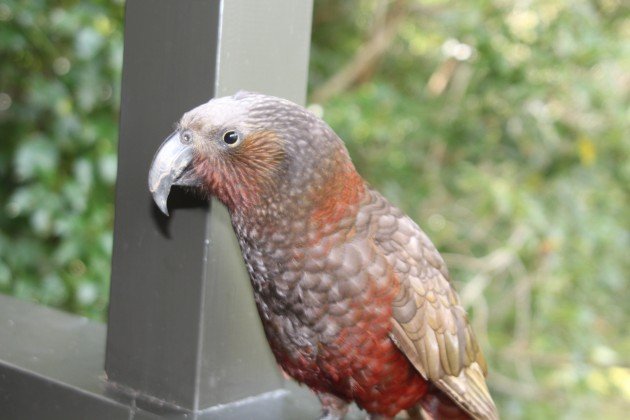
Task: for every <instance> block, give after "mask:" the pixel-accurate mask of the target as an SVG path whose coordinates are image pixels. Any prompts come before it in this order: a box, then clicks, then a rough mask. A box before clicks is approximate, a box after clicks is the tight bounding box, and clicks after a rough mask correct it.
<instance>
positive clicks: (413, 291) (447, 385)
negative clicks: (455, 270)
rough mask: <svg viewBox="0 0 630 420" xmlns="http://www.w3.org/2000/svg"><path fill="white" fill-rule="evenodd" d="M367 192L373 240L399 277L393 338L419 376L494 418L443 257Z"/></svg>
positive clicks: (477, 414)
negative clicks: (370, 199) (370, 198)
mask: <svg viewBox="0 0 630 420" xmlns="http://www.w3.org/2000/svg"><path fill="white" fill-rule="evenodd" d="M371 193H372V194H373V198H372V203H371V205H370V207H372V208H371V209H369V211H370V213H371V215H370V223H369V224H370V225H371V230H372V240H373V241H374V244H375V246H376V247H377V249H378V251H379V252H380V253H381V254H382V255H384V256H385V257H386V259H387V261H388V264H389V265H391V266H392V267H393V270H394V272H395V274H396V276H397V277H398V279H399V282H400V289H399V290H398V294H397V296H396V298H395V299H394V301H393V303H392V305H393V308H392V309H393V312H392V324H393V328H392V332H391V338H392V340H393V341H394V342H395V343H396V345H397V346H398V347H399V348H400V349H401V350H402V351H403V352H404V353H405V355H406V356H407V357H408V358H409V360H410V361H411V363H412V364H413V365H414V366H415V368H416V369H417V370H418V371H419V372H420V374H422V376H423V377H424V378H426V379H428V380H430V381H431V382H433V383H434V384H435V385H436V386H437V387H438V388H439V389H441V390H442V391H443V392H445V393H446V394H447V395H448V396H449V397H450V398H451V399H452V400H453V401H455V402H456V403H457V404H458V405H459V406H460V407H461V408H463V409H464V410H465V411H467V412H468V413H469V414H470V415H472V416H473V418H477V419H497V418H498V414H497V411H496V407H495V405H494V402H493V401H492V397H491V396H490V392H489V391H488V387H487V386H486V382H485V374H486V363H485V360H484V358H483V355H482V354H481V350H480V349H479V346H478V344H477V342H476V339H475V336H474V334H473V331H472V328H471V326H470V324H469V322H468V318H467V316H466V312H465V311H464V308H462V306H461V305H460V303H459V298H458V297H457V294H456V293H455V291H454V290H453V287H452V286H451V284H450V282H449V280H448V279H449V274H448V271H447V269H446V265H445V264H444V261H443V259H442V257H441V256H440V254H439V253H438V251H437V250H436V248H435V246H434V245H433V244H432V243H431V241H430V240H429V238H428V237H427V235H426V234H425V233H424V232H423V231H422V230H421V229H420V228H419V227H418V225H416V224H415V223H414V222H413V221H412V220H411V219H410V218H409V217H407V216H406V215H404V214H403V213H402V212H401V211H400V210H398V209H397V208H395V207H394V206H392V205H391V204H389V203H388V202H387V201H386V200H385V198H383V197H382V196H380V194H378V193H377V192H374V191H371ZM366 210H368V209H366Z"/></svg>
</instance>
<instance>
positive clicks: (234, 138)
mask: <svg viewBox="0 0 630 420" xmlns="http://www.w3.org/2000/svg"><path fill="white" fill-rule="evenodd" d="M238 140H239V136H238V133H237V132H236V131H234V130H230V131H226V132H225V134H223V141H224V142H225V143H226V144H228V145H230V146H234V145H235V144H236V143H238Z"/></svg>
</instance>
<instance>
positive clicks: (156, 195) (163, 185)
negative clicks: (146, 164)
mask: <svg viewBox="0 0 630 420" xmlns="http://www.w3.org/2000/svg"><path fill="white" fill-rule="evenodd" d="M193 159H194V149H193V148H192V147H191V146H189V145H186V144H184V143H182V142H181V140H180V137H179V131H175V132H174V133H173V134H171V135H170V136H169V137H168V138H167V139H166V140H164V143H162V145H161V146H160V148H159V149H158V151H157V153H156V154H155V157H153V162H152V163H151V169H149V191H151V194H152V195H153V200H154V201H155V204H157V206H158V207H159V208H160V210H162V213H164V214H165V215H167V216H168V208H167V206H166V200H167V199H168V194H169V193H170V191H171V187H172V186H173V185H182V186H198V185H200V182H199V179H198V178H197V176H196V174H195V172H194V170H193V167H192V165H193Z"/></svg>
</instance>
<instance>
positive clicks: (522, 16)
mask: <svg viewBox="0 0 630 420" xmlns="http://www.w3.org/2000/svg"><path fill="white" fill-rule="evenodd" d="M629 18H630V13H629V8H628V6H627V5H624V3H623V2H619V1H616V0H603V1H595V0H592V1H586V0H576V1H572V2H569V1H564V0H531V1H500V0H480V1H473V2H463V1H461V2H452V1H444V0H426V1H423V2H418V1H415V0H406V1H405V0H396V1H383V0H360V1H347V2H338V1H333V0H318V1H316V2H315V14H314V24H313V25H314V26H313V29H314V30H313V44H312V49H311V72H310V86H309V88H310V92H311V102H313V103H315V104H316V105H313V106H312V109H313V110H314V111H316V112H322V113H323V117H324V119H325V120H326V121H328V122H329V123H330V124H331V126H332V127H333V128H334V129H335V130H336V131H337V132H338V133H339V134H340V135H341V137H342V138H344V139H345V140H346V142H347V145H348V148H349V150H350V153H351V155H352V156H353V158H354V161H355V163H356V165H357V167H358V169H359V171H360V172H361V173H362V174H363V175H364V176H365V177H366V178H367V179H368V180H369V181H370V182H371V183H372V184H373V185H374V186H376V187H377V188H378V189H380V190H381V191H383V192H384V193H385V194H386V195H387V196H388V197H389V198H390V199H391V200H392V201H394V202H395V203H397V204H398V205H399V206H400V207H402V208H403V209H404V210H405V211H406V212H408V214H410V215H411V216H412V217H413V218H414V219H415V220H416V221H418V222H419V223H420V225H421V226H422V227H423V228H424V229H425V230H426V231H427V233H428V234H429V236H431V238H432V239H433V240H434V242H435V243H436V245H437V246H438V248H439V249H441V250H442V251H443V253H444V256H445V258H446V260H447V262H448V264H449V267H450V269H451V272H452V275H453V278H454V281H455V282H456V286H457V288H458V290H459V291H460V295H461V296H462V299H463V302H464V304H465V305H466V307H467V309H468V310H469V311H470V312H471V317H472V319H473V322H474V324H475V329H476V331H477V334H478V338H479V339H480V341H481V342H482V346H483V347H484V349H485V350H486V353H487V356H488V359H489V362H490V367H491V375H490V378H489V383H490V385H491V388H492V391H493V393H494V395H495V397H496V399H497V402H498V404H499V406H500V411H501V412H502V414H503V417H504V418H529V419H538V418H567V419H568V418H571V419H573V418H592V417H595V416H598V417H600V418H625V417H626V415H627V412H628V410H629V409H630V357H629V355H630V303H629V302H630V287H629V286H630V284H629V282H628V277H629V275H630V267H629V263H628V258H627V254H628V250H629V245H630V244H629V242H630V241H629V236H628V227H629V226H628V222H629V221H630V214H629V212H628V205H629V204H630V203H629V200H628V198H629V194H628V193H629V191H628V189H629V187H628V186H629V185H630V162H629V160H628V153H629V151H630V42H628V40H629V39H630V19H629ZM122 19H123V5H122V1H116V2H112V1H104V0H91V1H90V2H79V1H74V0H63V1H58V2H47V1H43V0H35V1H34V0H31V1H29V2H25V1H16V0H0V133H1V134H2V141H1V142H0V177H1V178H2V183H1V184H0V205H1V206H2V211H1V212H0V291H1V292H3V293H9V294H12V295H15V296H18V297H20V298H24V299H30V300H35V301H39V302H43V303H45V304H49V305H53V306H56V307H60V308H63V309H66V310H70V311H72V312H76V313H80V314H83V315H87V316H90V317H92V318H96V319H104V317H105V310H106V305H107V291H108V278H109V271H110V268H109V263H110V255H111V241H112V239H111V238H112V233H111V229H112V220H113V185H114V181H115V169H116V136H117V112H118V104H119V96H118V95H119V81H120V70H121V57H122Z"/></svg>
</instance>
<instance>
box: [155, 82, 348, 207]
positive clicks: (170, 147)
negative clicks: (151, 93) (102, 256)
mask: <svg viewBox="0 0 630 420" xmlns="http://www.w3.org/2000/svg"><path fill="white" fill-rule="evenodd" d="M347 174H351V175H353V174H354V176H355V177H356V176H358V175H356V172H355V171H354V167H353V166H352V163H351V161H350V158H349V157H348V154H347V151H346V149H345V147H344V145H343V143H342V142H341V140H340V139H339V137H337V135H336V134H335V133H334V132H333V131H332V129H331V128H330V127H329V126H328V125H327V124H326V123H325V122H323V121H322V120H321V119H320V118H318V117H316V116H315V115H313V114H312V113H311V112H309V111H307V110H306V109H304V108H302V107H301V106H299V105H296V104H294V103H292V102H290V101H287V100H285V99H280V98H276V97H272V96H267V95H261V94H256V93H249V92H239V93H237V94H235V95H234V96H227V97H222V98H217V99H212V100H210V101H209V102H207V103H205V104H203V105H200V106H198V107H197V108H194V109H193V110H191V111H189V112H187V113H185V114H184V115H183V116H182V118H181V120H180V121H179V123H178V126H177V129H176V130H175V132H173V133H172V134H171V135H170V136H169V137H168V138H167V139H166V140H165V141H164V143H163V144H162V145H161V146H160V148H159V150H158V151H157V153H156V155H155V157H154V159H153V163H152V165H151V169H150V172H149V189H150V191H151V193H152V195H153V198H154V200H155V202H156V204H157V205H158V206H159V207H160V209H161V210H162V211H163V212H164V213H165V214H168V212H167V205H166V202H167V198H168V195H169V192H170V189H171V187H172V186H173V185H181V186H189V187H197V188H200V189H201V190H202V191H205V192H207V193H209V194H210V195H214V196H216V197H217V198H219V200H220V201H222V202H223V203H224V204H225V205H226V206H227V207H228V209H229V210H230V211H238V210H240V209H247V208H254V207H257V206H258V207H260V206H263V207H264V206H266V205H270V203H274V205H277V203H281V202H287V201H291V200H294V199H295V198H296V197H301V199H302V200H304V199H306V200H311V201H313V200H316V198H317V197H325V196H326V195H328V194H327V193H326V191H327V190H330V189H332V190H334V189H335V188H337V187H336V186H335V183H336V184H340V183H341V182H340V181H342V180H343V178H338V177H347V176H348V175H347ZM335 178H338V179H336V180H335ZM353 180H354V178H353ZM355 182H357V181H356V180H355ZM334 193H335V191H330V194H334ZM309 197H310V198H309Z"/></svg>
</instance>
